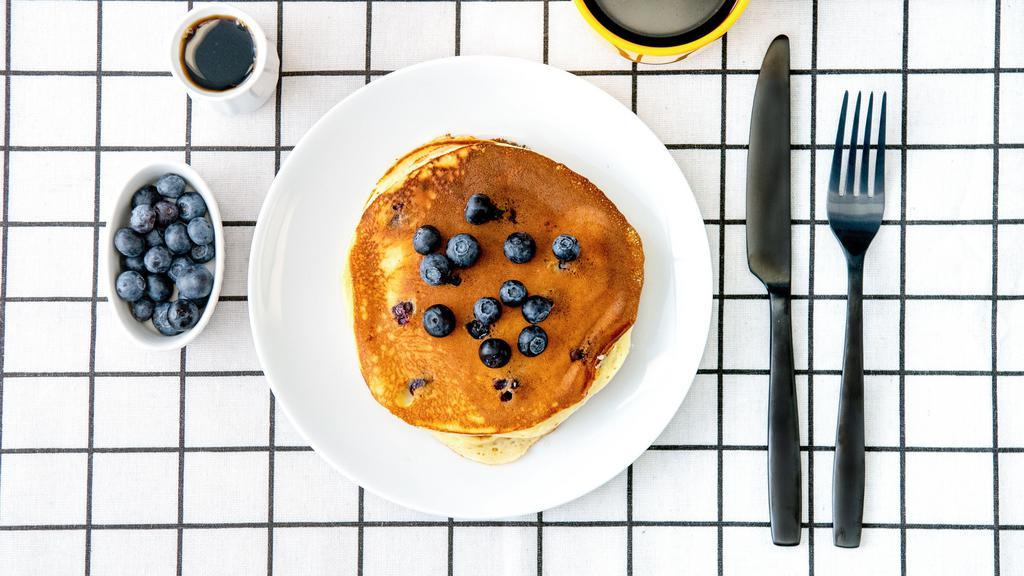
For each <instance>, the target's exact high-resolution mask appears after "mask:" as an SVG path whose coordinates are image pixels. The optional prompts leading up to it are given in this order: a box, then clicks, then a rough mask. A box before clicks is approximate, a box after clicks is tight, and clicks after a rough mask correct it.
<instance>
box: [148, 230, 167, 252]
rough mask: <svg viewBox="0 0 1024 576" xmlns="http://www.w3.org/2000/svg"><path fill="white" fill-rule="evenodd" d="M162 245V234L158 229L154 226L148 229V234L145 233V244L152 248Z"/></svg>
mask: <svg viewBox="0 0 1024 576" xmlns="http://www.w3.org/2000/svg"><path fill="white" fill-rule="evenodd" d="M163 245H164V235H163V234H162V233H161V232H160V230H157V229H156V228H154V229H152V230H150V231H149V234H146V246H149V247H150V248H152V247H153V246H163Z"/></svg>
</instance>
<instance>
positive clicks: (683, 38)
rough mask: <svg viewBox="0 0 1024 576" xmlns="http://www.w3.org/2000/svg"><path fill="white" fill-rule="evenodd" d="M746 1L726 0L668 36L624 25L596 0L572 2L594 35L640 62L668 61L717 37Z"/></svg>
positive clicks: (726, 29)
mask: <svg viewBox="0 0 1024 576" xmlns="http://www.w3.org/2000/svg"><path fill="white" fill-rule="evenodd" d="M749 1H750V0H726V2H725V3H724V4H723V5H722V6H721V7H719V8H718V10H716V11H715V12H714V14H712V15H711V16H710V17H709V18H707V19H705V20H704V21H703V23H701V24H699V25H697V26H695V27H693V28H691V29H689V30H686V31H683V32H680V33H677V34H671V35H649V34H643V33H640V32H638V31H636V30H634V29H631V28H628V27H626V26H624V25H623V24H622V23H620V22H619V21H618V20H616V19H615V18H614V17H612V16H611V15H609V14H608V12H607V11H605V10H604V9H603V8H602V7H601V5H600V3H599V2H598V1H597V0H573V4H575V5H576V8H577V9H578V10H579V11H580V14H581V15H583V19H584V20H586V21H587V24H589V25H590V27H591V28H593V29H594V30H595V31H596V32H597V33H598V34H600V35H601V37H603V38H604V39H605V40H607V41H608V42H610V43H611V44H612V45H613V46H615V48H616V49H618V51H619V54H621V55H622V57H623V58H626V59H628V60H631V61H633V62H637V63H643V64H669V63H672V62H678V61H680V60H682V59H684V58H686V57H687V56H689V55H690V54H692V53H694V52H696V51H697V50H700V49H701V48H703V47H705V46H707V45H708V44H710V43H712V42H714V41H715V40H718V39H719V38H721V37H722V36H723V35H724V34H725V33H726V32H727V31H728V30H729V28H731V27H732V25H733V24H735V23H736V21H737V20H739V18H740V15H741V14H743V11H744V10H745V9H746V8H747V4H748V3H749Z"/></svg>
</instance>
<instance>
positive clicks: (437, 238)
mask: <svg viewBox="0 0 1024 576" xmlns="http://www.w3.org/2000/svg"><path fill="white" fill-rule="evenodd" d="M440 247H441V233H440V232H438V231H437V228H434V227H433V226H429V225H427V226H420V227H419V228H417V229H416V233H415V234H413V235H412V249H413V250H415V251H416V252H418V253H420V254H430V253H431V252H433V251H435V250H437V249H438V248H440Z"/></svg>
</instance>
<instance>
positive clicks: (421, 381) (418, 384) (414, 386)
mask: <svg viewBox="0 0 1024 576" xmlns="http://www.w3.org/2000/svg"><path fill="white" fill-rule="evenodd" d="M426 385H427V380H426V378H414V379H412V380H409V394H415V393H416V391H417V390H419V389H420V388H423V387H424V386H426Z"/></svg>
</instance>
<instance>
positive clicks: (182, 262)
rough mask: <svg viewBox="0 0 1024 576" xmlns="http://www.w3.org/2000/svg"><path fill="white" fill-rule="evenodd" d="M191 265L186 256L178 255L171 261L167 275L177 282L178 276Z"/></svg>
mask: <svg viewBox="0 0 1024 576" xmlns="http://www.w3.org/2000/svg"><path fill="white" fill-rule="evenodd" d="M192 266H193V264H192V261H191V260H189V259H188V257H187V256H178V257H177V258H175V259H174V260H173V261H172V262H171V267H170V268H169V269H168V270H167V275H168V276H170V277H171V280H174V281H175V282H177V281H178V276H180V275H181V274H182V273H183V272H184V271H185V270H188V269H189V268H191V267H192Z"/></svg>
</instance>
